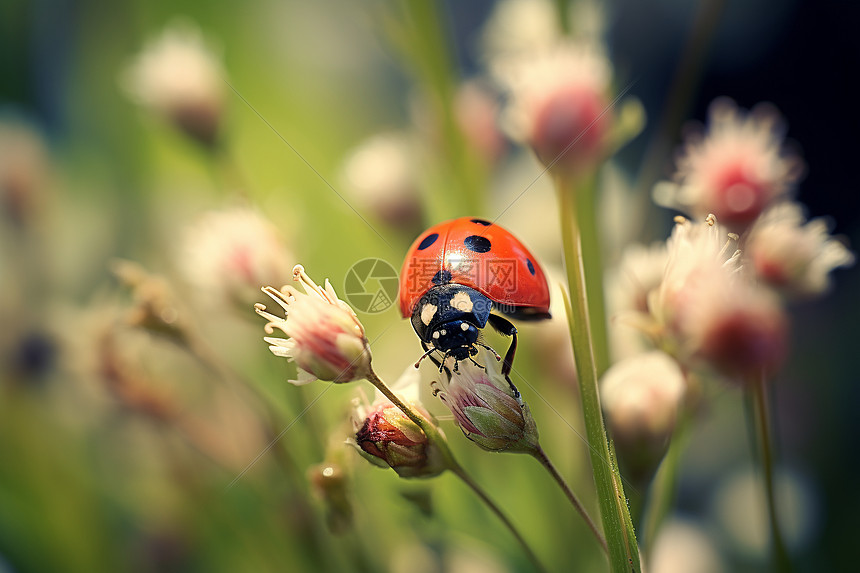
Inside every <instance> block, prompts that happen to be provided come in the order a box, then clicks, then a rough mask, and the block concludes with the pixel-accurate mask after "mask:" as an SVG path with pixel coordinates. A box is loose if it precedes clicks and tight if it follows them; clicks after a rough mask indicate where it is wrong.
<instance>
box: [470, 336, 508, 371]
mask: <svg viewBox="0 0 860 573" xmlns="http://www.w3.org/2000/svg"><path fill="white" fill-rule="evenodd" d="M475 344H476V345H478V346H481V347H483V348H486V349H487V350H489V351H490V352H492V353H493V356H495V357H496V362H498V361H499V360H501V359H502V357H501V356H499V353H498V352H496V351H495V349H494V348H493V347H492V346H488V345H486V344H484V343H483V342H476V343H475ZM472 362H475V361H474V360H472ZM475 364H477V362H475ZM482 368H483V366H482Z"/></svg>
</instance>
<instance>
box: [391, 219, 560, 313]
mask: <svg viewBox="0 0 860 573" xmlns="http://www.w3.org/2000/svg"><path fill="white" fill-rule="evenodd" d="M446 283H455V284H460V285H463V286H467V287H470V288H473V289H475V290H477V291H478V292H480V293H481V294H483V295H485V296H486V297H488V298H489V299H490V300H492V301H493V302H495V303H498V304H497V309H498V310H500V311H501V312H504V313H505V314H510V315H513V316H515V317H517V318H529V317H530V316H531V317H534V318H545V317H546V316H548V314H547V313H548V312H549V286H548V285H547V282H546V276H545V275H544V272H543V269H541V268H540V265H538V264H537V260H536V259H535V257H534V255H532V254H531V252H530V251H529V250H528V249H527V248H526V247H525V245H523V244H522V243H521V242H520V241H519V239H517V238H516V237H514V236H513V235H512V234H511V233H510V232H509V231H507V230H506V229H503V228H502V227H500V226H498V225H496V224H493V223H491V222H490V221H486V220H484V219H476V218H474V217H461V218H459V219H453V220H451V221H445V222H444V223H439V224H438V225H435V226H433V227H430V228H429V229H427V230H426V231H424V232H423V233H422V234H421V235H419V237H418V238H417V239H415V242H414V243H412V246H411V247H409V251H408V252H407V254H406V259H405V260H404V261H403V268H402V269H401V271H400V313H401V314H402V315H403V317H404V318H408V317H410V316H412V312H413V309H414V308H415V305H416V304H417V303H418V301H419V299H420V298H421V297H422V296H423V295H425V294H426V293H427V291H429V290H430V289H431V288H433V287H434V286H437V285H440V284H446Z"/></svg>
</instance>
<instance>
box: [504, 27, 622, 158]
mask: <svg viewBox="0 0 860 573" xmlns="http://www.w3.org/2000/svg"><path fill="white" fill-rule="evenodd" d="M610 75H611V70H610V65H609V62H608V61H607V59H606V58H605V57H604V56H603V55H602V54H601V53H600V52H599V50H598V49H597V48H596V47H594V46H588V45H581V46H580V45H571V44H562V45H559V46H557V47H556V48H555V49H552V50H546V51H542V52H539V53H536V54H532V55H530V56H528V57H524V58H523V59H522V60H521V61H519V62H513V63H512V64H511V66H510V69H509V71H508V72H507V73H505V74H503V81H504V83H505V84H506V85H507V87H508V88H509V89H510V92H511V99H510V104H509V106H508V108H507V110H506V114H505V118H504V119H505V125H506V128H507V130H508V131H509V133H510V135H511V137H512V138H514V139H515V140H518V141H520V142H523V143H526V144H528V145H530V146H531V147H532V149H534V151H535V154H536V155H537V157H538V159H539V160H540V161H541V163H543V164H544V165H546V166H547V167H549V168H552V169H554V170H555V171H558V172H563V173H568V174H578V173H581V172H583V171H586V170H588V169H592V168H594V167H595V166H596V165H597V163H598V162H599V161H600V160H602V159H603V157H604V155H605V154H606V152H607V150H608V148H609V145H610V143H611V141H610V139H611V137H610V131H611V129H612V123H613V116H612V114H611V113H610V112H609V111H608V109H609V102H610V95H609V81H610Z"/></svg>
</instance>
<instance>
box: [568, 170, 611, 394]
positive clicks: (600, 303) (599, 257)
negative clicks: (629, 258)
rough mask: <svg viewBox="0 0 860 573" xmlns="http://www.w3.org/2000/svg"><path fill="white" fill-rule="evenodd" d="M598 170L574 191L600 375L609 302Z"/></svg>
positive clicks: (604, 366) (605, 358)
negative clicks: (599, 216)
mask: <svg viewBox="0 0 860 573" xmlns="http://www.w3.org/2000/svg"><path fill="white" fill-rule="evenodd" d="M596 184H597V177H596V173H591V174H589V175H586V176H583V177H581V178H580V179H578V181H577V185H576V187H575V189H573V190H571V193H575V194H576V211H575V213H576V217H577V220H578V221H577V222H578V223H579V228H580V230H581V238H582V260H583V266H584V267H585V292H586V297H587V300H588V314H589V317H590V318H591V335H592V339H593V344H594V359H595V362H596V366H597V376H598V377H600V376H602V375H603V373H604V372H606V369H607V368H609V334H608V332H607V324H606V322H607V321H606V301H605V297H604V291H603V253H602V250H601V241H600V232H599V230H598V225H597V221H598V213H597V185H596Z"/></svg>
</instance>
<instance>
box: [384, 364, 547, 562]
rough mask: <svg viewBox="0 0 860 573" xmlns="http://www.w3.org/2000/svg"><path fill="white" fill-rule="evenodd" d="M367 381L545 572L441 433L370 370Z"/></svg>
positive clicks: (517, 532)
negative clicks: (418, 433) (461, 463)
mask: <svg viewBox="0 0 860 573" xmlns="http://www.w3.org/2000/svg"><path fill="white" fill-rule="evenodd" d="M367 381H368V382H370V383H371V384H373V385H374V387H376V389H377V390H379V391H380V392H382V394H383V395H384V396H385V397H386V398H388V400H390V401H391V403H392V404H394V405H395V406H397V407H398V408H399V409H400V411H401V412H403V413H404V414H406V416H407V417H408V418H409V419H410V420H412V421H413V422H414V423H415V424H416V425H417V426H418V427H419V428H421V431H422V432H424V435H425V436H427V439H428V440H430V442H432V443H433V444H434V445H436V447H437V448H438V449H439V451H440V452H441V454H442V458H443V459H444V460H445V465H446V467H447V468H448V469H449V470H451V472H452V473H453V474H454V475H456V476H457V477H458V478H460V479H461V480H462V481H463V483H465V484H466V485H467V486H469V488H471V489H472V491H473V492H475V494H476V495H477V496H478V497H479V498H480V499H481V501H483V502H484V504H485V505H486V506H487V507H488V508H489V509H490V511H492V512H493V513H494V514H496V517H498V518H499V519H500V520H501V521H502V523H504V524H505V527H507V528H508V530H509V531H510V532H511V534H512V535H513V536H514V537H515V538H516V540H517V541H518V542H519V543H520V545H521V546H522V548H523V550H524V551H525V552H526V555H527V556H528V558H529V560H530V561H531V562H532V565H533V566H534V567H535V569H536V570H537V571H542V572H543V571H546V569H544V568H543V566H542V565H541V563H540V561H538V558H537V555H535V553H534V551H532V549H531V547H529V544H528V543H527V542H526V540H525V539H524V538H523V536H522V535H520V532H519V531H518V530H517V528H516V527H515V526H514V524H513V523H512V522H511V520H510V519H508V517H507V516H506V515H505V514H504V513H503V512H502V510H501V509H500V508H499V506H497V505H496V504H495V502H494V501H493V500H492V499H490V497H489V496H488V495H487V494H486V492H485V491H484V490H483V489H482V488H481V486H479V485H478V484H477V482H475V481H474V480H473V479H472V478H471V476H469V474H467V473H466V470H464V469H463V467H462V466H461V465H460V464H459V462H457V460H456V458H454V453H453V452H452V451H451V448H449V447H448V442H447V441H446V440H445V438H444V436H443V435H442V432H440V431H439V429H438V428H437V427H436V426H435V425H434V424H432V423H431V422H430V421H429V420H427V419H425V418H424V417H423V416H421V415H419V414H418V413H416V412H415V410H413V409H412V408H410V407H409V405H408V404H406V403H405V402H403V400H401V399H400V398H398V397H397V395H396V394H395V393H394V392H392V391H391V389H390V388H388V386H387V385H386V384H385V382H383V381H382V379H381V378H380V377H379V376H378V375H377V374H376V372H374V371H373V370H371V371H370V372H369V373H368V374H367Z"/></svg>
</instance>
